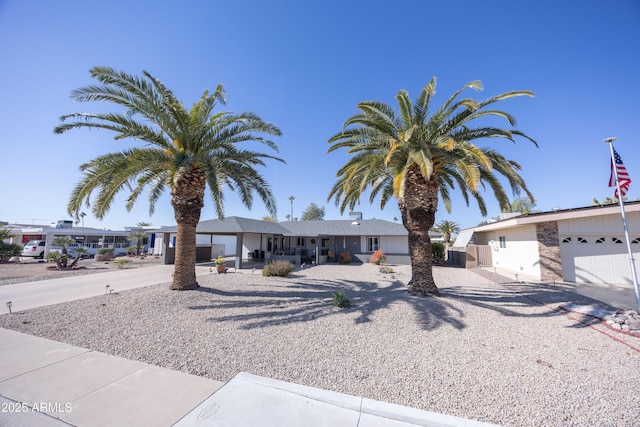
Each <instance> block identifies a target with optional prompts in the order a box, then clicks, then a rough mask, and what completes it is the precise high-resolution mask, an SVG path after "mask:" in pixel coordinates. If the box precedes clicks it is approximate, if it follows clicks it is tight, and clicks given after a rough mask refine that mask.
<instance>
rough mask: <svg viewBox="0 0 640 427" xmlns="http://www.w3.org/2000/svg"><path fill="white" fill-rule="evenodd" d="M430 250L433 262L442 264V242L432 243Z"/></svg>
mask: <svg viewBox="0 0 640 427" xmlns="http://www.w3.org/2000/svg"><path fill="white" fill-rule="evenodd" d="M431 250H432V252H433V261H434V262H438V263H442V262H444V244H443V243H442V242H432V243H431Z"/></svg>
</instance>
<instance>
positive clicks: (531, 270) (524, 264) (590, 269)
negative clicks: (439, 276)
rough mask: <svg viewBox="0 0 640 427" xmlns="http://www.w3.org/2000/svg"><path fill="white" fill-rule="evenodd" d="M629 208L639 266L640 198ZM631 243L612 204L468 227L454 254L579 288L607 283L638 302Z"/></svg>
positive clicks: (465, 261) (452, 256)
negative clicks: (628, 241)
mask: <svg viewBox="0 0 640 427" xmlns="http://www.w3.org/2000/svg"><path fill="white" fill-rule="evenodd" d="M624 207H625V213H626V215H625V216H626V221H627V229H628V232H629V236H630V239H629V240H630V246H631V250H632V254H633V258H634V260H635V265H636V269H637V268H638V261H637V260H638V258H639V257H640V202H637V201H636V202H627V203H625V204H624ZM626 243H627V242H626V239H625V235H624V227H623V221H622V215H621V210H620V205H618V204H612V205H604V206H589V207H581V208H574V209H557V210H553V211H549V212H539V213H530V214H523V215H517V216H514V217H506V218H504V219H501V220H499V221H496V222H492V223H488V224H485V225H481V226H478V227H474V228H470V229H466V230H462V231H461V232H460V233H459V235H458V237H457V238H456V241H455V242H454V244H453V246H452V250H451V251H450V253H449V255H450V259H452V260H453V262H456V260H457V262H458V263H459V264H460V265H465V266H467V267H474V266H491V267H495V268H497V269H500V270H502V271H507V272H511V273H513V274H520V275H523V276H526V277H530V278H533V279H535V280H540V281H545V282H568V283H575V284H576V285H577V287H576V289H578V290H579V289H580V287H581V286H583V285H585V284H595V283H598V284H603V285H605V286H606V287H608V288H610V289H611V290H612V292H619V293H624V294H625V295H629V296H630V297H632V299H633V300H634V301H635V296H634V294H635V291H634V284H633V278H632V274H631V268H630V259H629V252H628V249H627V244H626ZM632 302H633V301H632ZM634 305H635V303H634V304H632V306H634Z"/></svg>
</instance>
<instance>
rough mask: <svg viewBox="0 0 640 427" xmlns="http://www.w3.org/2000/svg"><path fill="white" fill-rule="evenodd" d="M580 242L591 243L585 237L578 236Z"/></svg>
mask: <svg viewBox="0 0 640 427" xmlns="http://www.w3.org/2000/svg"><path fill="white" fill-rule="evenodd" d="M578 243H589V242H588V241H587V239H585V238H584V237H578Z"/></svg>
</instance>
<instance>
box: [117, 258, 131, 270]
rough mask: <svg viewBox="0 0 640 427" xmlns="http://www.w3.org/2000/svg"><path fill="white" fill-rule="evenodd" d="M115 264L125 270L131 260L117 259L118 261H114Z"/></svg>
mask: <svg viewBox="0 0 640 427" xmlns="http://www.w3.org/2000/svg"><path fill="white" fill-rule="evenodd" d="M113 263H114V264H115V266H116V267H118V268H125V267H126V266H127V264H128V263H129V260H128V259H126V258H116V259H114V260H113Z"/></svg>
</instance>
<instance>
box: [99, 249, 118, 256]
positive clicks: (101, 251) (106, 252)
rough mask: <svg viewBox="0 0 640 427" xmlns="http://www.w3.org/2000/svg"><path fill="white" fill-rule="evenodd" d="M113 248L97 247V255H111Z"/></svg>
mask: <svg viewBox="0 0 640 427" xmlns="http://www.w3.org/2000/svg"><path fill="white" fill-rule="evenodd" d="M115 250H116V249H115V248H100V249H98V255H113V253H114V251H115Z"/></svg>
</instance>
